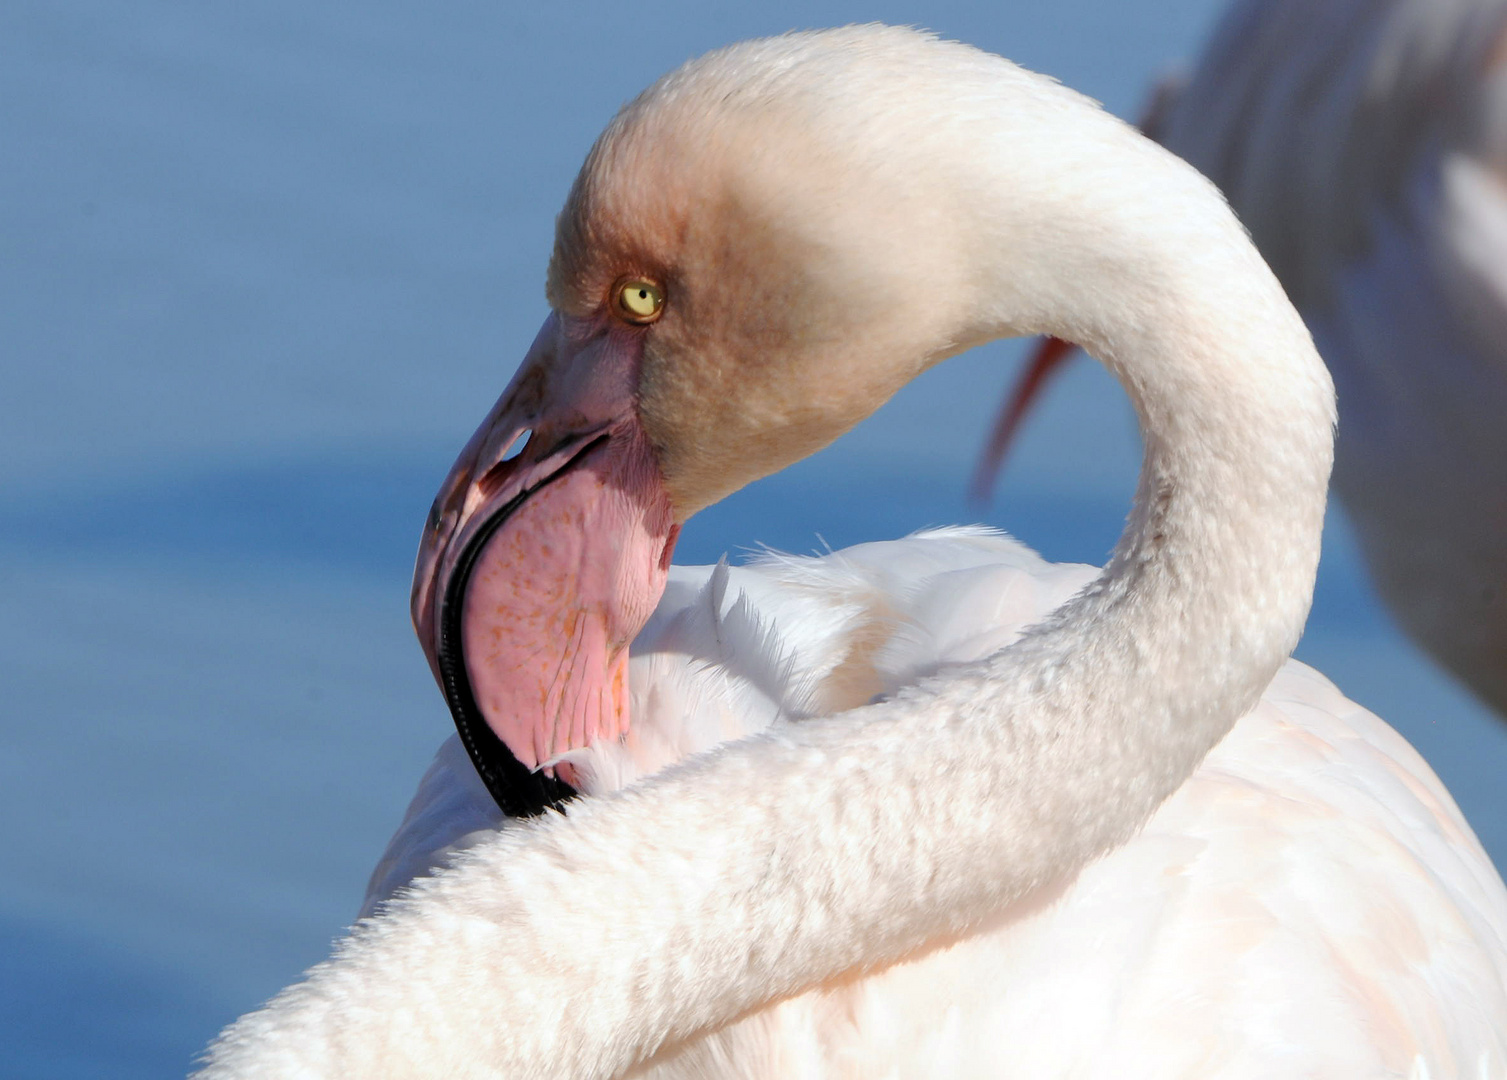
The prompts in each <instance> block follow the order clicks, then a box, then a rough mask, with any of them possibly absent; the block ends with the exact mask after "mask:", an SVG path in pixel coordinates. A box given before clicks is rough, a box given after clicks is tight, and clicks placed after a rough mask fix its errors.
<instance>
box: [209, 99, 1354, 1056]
mask: <svg viewBox="0 0 1507 1080" xmlns="http://www.w3.org/2000/svg"><path fill="white" fill-rule="evenodd" d="M1041 92H1042V93H1047V94H1056V93H1059V92H1058V91H1056V90H1052V91H1041ZM1061 93H1062V94H1066V92H1065V91H1062V92H1061ZM1054 115H1055V114H1054ZM1093 115H1094V116H1097V115H1098V114H1093ZM1049 119H1051V117H1049ZM1072 119H1073V121H1074V124H1075V125H1076V124H1077V122H1078V121H1079V120H1080V119H1082V118H1081V117H1080V116H1079V115H1076V114H1075V115H1073V117H1072ZM1084 123H1085V124H1087V125H1088V127H1090V128H1091V129H1092V131H1091V133H1090V136H1089V137H1086V138H1085V139H1084V140H1083V145H1082V146H1081V147H1078V148H1077V151H1076V152H1077V156H1078V160H1070V161H1067V162H1065V163H1063V160H1062V158H1063V155H1062V153H1061V152H1060V151H1061V149H1062V147H1061V146H1060V145H1056V146H1053V148H1052V149H1053V151H1054V152H1053V153H1051V154H1040V153H1037V154H1036V155H1034V156H1033V155H1031V154H1022V157H1023V159H1024V160H1025V161H1027V162H1030V161H1035V162H1036V163H1038V164H1039V163H1040V162H1042V161H1057V162H1058V163H1060V164H1062V166H1063V170H1064V171H1063V174H1062V177H1063V178H1066V179H1063V178H1059V179H1058V181H1056V182H1052V181H1048V180H1045V179H1040V178H1036V179H1033V178H1032V177H1030V176H1028V175H1018V173H1019V168H1020V167H1018V166H1017V167H1014V169H1015V172H1013V173H1012V174H1011V176H1010V177H1009V181H1010V183H1011V184H1012V188H1010V189H1009V190H1011V196H1010V198H1011V200H1012V203H1011V205H1012V206H1019V207H1021V209H1020V210H1019V211H1018V212H1015V213H1014V214H1013V216H1012V215H1011V214H1002V213H997V212H996V211H994V210H991V209H989V208H987V207H985V206H983V205H982V204H981V205H980V206H979V207H976V208H973V212H974V213H976V214H977V216H978V217H979V220H980V227H979V229H978V234H979V235H980V236H981V237H982V238H983V241H984V243H983V246H984V247H985V248H988V249H990V250H996V251H998V252H1001V253H1002V254H1000V255H999V256H998V262H999V265H998V266H996V267H993V268H991V271H990V273H989V274H986V275H985V280H984V281H983V284H982V287H981V288H980V291H979V295H980V296H981V297H984V298H985V299H983V300H981V301H980V302H979V303H978V304H977V305H976V308H977V310H975V311H974V312H973V313H972V316H971V322H970V324H969V326H968V327H967V328H965V330H964V331H963V332H960V333H959V335H958V337H957V340H959V341H974V340H978V339H980V338H983V337H987V336H991V335H994V334H997V333H1000V332H1006V331H1013V332H1021V331H1035V330H1046V331H1051V332H1055V333H1057V334H1059V335H1060V336H1065V337H1068V338H1070V339H1072V340H1076V341H1079V342H1081V343H1083V344H1084V345H1086V346H1087V347H1088V348H1089V349H1090V350H1091V351H1092V352H1094V353H1095V354H1096V355H1098V356H1099V357H1100V358H1101V359H1103V360H1104V361H1105V362H1106V363H1107V364H1108V365H1109V366H1110V367H1111V369H1112V370H1114V371H1115V372H1116V374H1117V375H1119V376H1120V378H1121V380H1122V381H1123V382H1124V384H1125V385H1126V387H1127V390H1128V391H1129V393H1130V395H1131V398H1132V399H1133V401H1134V402H1135V404H1136V408H1137V410H1138V411H1139V414H1140V417H1141V421H1142V425H1143V430H1144V436H1145V445H1146V453H1145V467H1144V471H1143V473H1142V477H1141V482H1140V486H1139V490H1138V493H1137V496H1136V502H1135V507H1134V509H1133V511H1132V513H1131V517H1130V523H1129V526H1128V528H1127V530H1126V533H1125V535H1124V538H1123V539H1122V540H1121V542H1120V545H1119V547H1118V548H1117V549H1116V552H1115V554H1114V557H1113V558H1112V560H1111V561H1110V563H1109V565H1108V566H1107V567H1106V569H1105V571H1104V573H1103V574H1102V575H1101V576H1100V577H1099V578H1098V579H1097V580H1096V581H1095V582H1094V583H1093V584H1092V585H1091V586H1090V587H1089V588H1088V589H1087V590H1085V592H1084V593H1083V594H1081V595H1080V596H1078V597H1077V598H1075V599H1074V600H1073V601H1071V602H1070V603H1069V604H1068V605H1066V606H1065V607H1064V608H1062V609H1061V610H1060V611H1059V612H1057V613H1056V614H1055V615H1054V616H1053V617H1052V618H1051V619H1049V620H1048V621H1047V622H1046V623H1044V624H1043V625H1041V626H1040V627H1038V628H1036V629H1035V630H1033V631H1032V632H1030V633H1028V634H1027V635H1026V636H1025V637H1024V638H1022V639H1021V640H1020V641H1019V642H1018V643H1016V644H1015V645H1013V646H1011V647H1010V648H1008V649H1006V650H1004V651H1002V652H1000V653H998V654H996V655H995V656H994V657H992V658H990V659H988V660H986V661H984V662H982V663H981V664H978V665H975V666H973V667H971V668H966V669H963V670H961V671H954V672H951V673H949V674H948V675H946V676H945V677H940V676H939V677H935V678H932V679H930V680H927V681H925V682H923V683H921V684H920V685H917V686H914V687H911V688H909V689H908V690H906V691H904V692H902V693H901V694H899V695H897V696H896V697H895V698H894V699H892V700H889V701H886V702H883V703H880V704H875V705H871V706H867V707H864V708H861V709H857V710H853V711H852V712H849V713H845V714H841V715H838V716H833V717H829V718H825V719H822V720H815V721H809V722H804V723H801V724H798V725H793V726H790V727H787V728H783V729H781V730H780V731H778V732H777V733H771V734H769V735H767V736H764V737H760V738H756V739H752V740H747V741H745V742H741V743H737V744H732V745H729V746H726V747H723V748H722V749H720V750H718V751H716V752H714V753H712V754H709V755H704V756H701V757H699V758H696V759H693V760H691V761H689V762H686V763H685V764H683V765H681V766H679V767H677V768H675V769H672V770H670V771H668V772H666V773H664V774H661V775H660V776H658V777H656V778H654V779H652V780H650V781H648V782H645V783H642V784H639V785H637V786H635V787H633V788H630V789H628V790H627V791H625V792H623V793H622V794H621V795H619V796H616V797H612V798H605V799H599V800H587V801H583V802H582V803H581V804H579V805H578V806H576V807H573V808H572V809H571V811H570V815H569V817H552V818H550V819H548V820H545V821H542V822H540V823H538V824H537V825H530V826H527V827H520V828H512V829H508V830H506V831H504V832H503V833H501V834H499V835H498V837H497V838H496V839H495V840H492V841H490V842H488V843H486V844H484V845H481V846H479V847H477V848H475V849H473V851H472V853H471V854H469V855H468V856H467V857H466V858H465V860H464V861H463V862H462V863H461V865H459V866H458V867H457V868H456V869H455V870H454V871H452V872H450V873H447V874H443V875H440V876H439V877H437V878H434V879H432V880H431V881H429V882H428V883H425V884H423V885H421V886H420V887H419V888H418V890H417V891H416V893H415V894H414V896H413V897H412V898H411V899H409V900H406V901H400V902H398V903H397V904H396V905H395V906H394V908H393V909H392V910H391V911H390V912H389V913H388V915H387V916H386V917H384V918H383V919H381V920H378V921H377V922H375V923H372V924H369V925H367V926H364V927H363V928H361V929H360V930H358V931H357V933H356V934H355V935H353V937H352V939H351V940H350V941H349V942H348V943H347V944H346V945H345V946H344V948H343V950H342V952H341V954H340V955H339V956H338V957H337V958H336V960H334V961H332V962H331V964H329V965H326V966H325V967H323V968H321V969H316V970H315V972H313V973H312V975H311V977H310V979H309V981H308V982H306V983H304V984H302V985H301V986H298V987H295V988H293V989H292V990H290V991H288V992H286V993H285V994H284V995H283V996H282V997H280V998H279V999H277V1000H276V1001H274V1003H273V1004H272V1005H271V1006H269V1008H268V1009H267V1010H265V1011H263V1012H262V1013H259V1014H255V1015H253V1016H251V1017H248V1018H247V1019H246V1020H243V1021H242V1022H241V1023H240V1024H239V1025H237V1026H236V1027H235V1028H233V1029H231V1031H230V1032H229V1033H228V1034H227V1036H226V1041H225V1042H223V1043H222V1044H220V1045H219V1046H218V1047H217V1048H216V1051H215V1056H214V1058H213V1061H214V1064H213V1065H212V1066H211V1067H210V1069H209V1070H207V1072H206V1073H205V1075H206V1076H212V1077H228V1076H251V1075H258V1076H267V1075H280V1074H278V1073H277V1070H276V1068H272V1069H270V1070H269V1068H268V1062H269V1061H275V1062H304V1063H309V1062H312V1063H314V1065H315V1067H316V1068H318V1067H324V1068H327V1069H329V1070H330V1071H331V1073H332V1074H337V1073H343V1074H350V1075H356V1074H360V1073H362V1072H363V1071H371V1072H381V1073H383V1074H384V1075H394V1076H398V1075H407V1074H408V1073H406V1072H405V1071H404V1070H405V1069H409V1070H411V1071H412V1073H413V1074H414V1075H418V1074H420V1073H422V1074H423V1075H429V1074H431V1073H435V1072H445V1073H447V1074H455V1075H471V1073H468V1072H467V1071H466V1070H467V1068H468V1063H474V1062H477V1061H486V1062H489V1063H490V1065H491V1067H492V1069H494V1070H495V1072H496V1073H497V1074H498V1075H507V1076H571V1077H607V1076H612V1075H616V1074H618V1073H620V1072H621V1071H623V1070H624V1069H626V1068H629V1067H631V1066H632V1065H633V1064H635V1063H637V1062H639V1061H642V1060H644V1059H645V1058H646V1057H648V1056H650V1055H652V1054H653V1053H654V1052H656V1051H657V1050H658V1049H659V1048H660V1047H662V1046H664V1045H666V1044H668V1043H673V1042H675V1041H677V1040H680V1039H684V1038H687V1037H690V1036H693V1035H695V1034H696V1033H698V1032H702V1031H705V1030H707V1029H709V1028H712V1027H715V1026H717V1025H721V1024H725V1023H727V1022H729V1021H730V1020H733V1019H734V1018H736V1017H738V1016H740V1015H742V1014H743V1013H745V1012H746V1011H748V1010H750V1009H753V1008H757V1007H759V1006H762V1005H764V1004H766V1003H768V1002H770V1001H772V1000H775V999H778V998H780V997H783V996H786V995H788V994H792V993H797V992H800V991H802V990H805V989H808V988H810V987H812V986H815V985H817V984H819V983H821V982H823V981H825V980H827V979H830V978H833V977H835V976H838V975H841V974H843V973H845V972H849V971H851V970H853V969H854V968H862V967H868V966H872V965H875V964H880V963H884V962H887V961H891V960H894V959H896V958H898V957H900V956H902V955H904V954H905V953H907V952H910V951H913V950H915V949H917V948H921V947H924V946H925V945H926V944H927V943H929V942H934V941H936V940H938V939H939V938H943V937H945V936H948V935H953V934H956V933H959V932H964V931H966V930H968V929H969V928H970V927H972V926H975V925H977V924H978V923H979V922H980V921H981V920H983V919H985V918H987V917H989V916H997V915H998V914H999V912H1000V911H1001V910H1002V909H1005V908H1007V907H1008V905H1010V904H1012V903H1015V902H1018V901H1020V900H1022V899H1024V898H1027V897H1029V896H1030V895H1031V894H1032V893H1033V891H1035V890H1039V889H1041V888H1043V887H1047V886H1050V885H1052V884H1054V883H1057V882H1060V881H1061V880H1063V879H1064V878H1066V877H1068V876H1070V875H1073V874H1075V873H1076V872H1077V871H1078V870H1080V869H1081V868H1082V867H1083V866H1084V865H1086V864H1087V863H1088V862H1089V861H1091V860H1092V859H1094V858H1096V857H1098V856H1099V855H1101V854H1103V853H1104V852H1106V851H1107V850H1109V849H1111V848H1113V847H1114V846H1115V845H1117V844H1119V843H1121V842H1123V840H1124V839H1125V838H1126V837H1128V836H1129V835H1131V834H1133V833H1134V832H1135V831H1136V830H1138V829H1140V828H1141V826H1142V825H1144V823H1145V821H1146V820H1147V818H1148V817H1149V816H1150V815H1151V814H1152V812H1153V811H1154V810H1155V809H1156V807H1157V806H1158V805H1159V804H1160V803H1161V802H1162V800H1163V799H1164V798H1165V797H1166V796H1167V795H1168V794H1170V793H1171V792H1172V791H1173V790H1175V789H1176V787H1177V786H1178V785H1179V784H1181V783H1182V782H1183V780H1185V779H1186V778H1187V776H1188V775H1189V774H1190V773H1191V772H1192V770H1193V769H1194V768H1195V767H1196V766H1197V764H1198V762H1199V761H1200V760H1201V759H1202V758H1203V756H1204V754H1205V753H1206V752H1207V751H1208V750H1209V749H1210V748H1211V747H1212V746H1213V745H1214V744H1215V743H1216V742H1217V741H1218V740H1219V739H1220V738H1221V737H1222V736H1223V735H1224V734H1225V732H1226V731H1228V729H1229V728H1230V726H1231V725H1232V724H1233V723H1234V722H1235V720H1236V719H1237V718H1238V717H1239V716H1240V715H1241V714H1242V713H1244V712H1245V711H1246V710H1247V709H1249V708H1250V707H1251V706H1252V705H1253V704H1254V702H1255V701H1256V699H1257V696H1258V695H1259V693H1260V691H1261V689H1262V688H1263V687H1264V686H1265V685H1266V683H1267V682H1268V681H1269V680H1270V678H1271V676H1272V675H1273V673H1274V672H1275V671H1276V669H1277V667H1278V666H1279V665H1280V664H1281V662H1282V660H1283V659H1284V658H1285V656H1286V655H1287V653H1288V651H1289V650H1290V649H1291V648H1292V646H1293V644H1294V643H1295V642H1296V640H1297V637H1298V635H1299V633H1300V631H1301V628H1302V623H1303V619H1304V617H1305V615H1306V612H1307V607H1308V602H1309V597H1310V595H1311V590H1312V582H1313V574H1314V570H1315V566H1316V563H1317V558H1318V542H1319V532H1320V526H1321V522H1322V515H1323V507H1324V491H1325V486H1326V481H1327V477H1328V470H1329V460H1330V450H1329V445H1330V433H1331V425H1332V421H1333V404H1332V394H1331V391H1330V389H1329V383H1328V378H1327V374H1326V373H1325V372H1324V370H1323V367H1322V365H1321V364H1320V363H1319V360H1318V358H1317V356H1316V354H1314V352H1313V349H1312V345H1311V344H1310V343H1309V341H1308V336H1307V333H1306V331H1305V330H1304V329H1303V326H1302V324H1301V322H1300V321H1299V320H1298V318H1297V316H1296V314H1295V313H1293V311H1292V309H1291V307H1290V306H1289V305H1288V304H1287V302H1286V300H1285V298H1284V297H1283V295H1282V292H1281V289H1280V288H1279V287H1278V286H1277V284H1276V282H1275V281H1274V280H1273V279H1272V277H1271V275H1270V274H1269V273H1268V272H1267V271H1266V269H1265V267H1264V265H1263V264H1262V263H1261V262H1260V259H1259V258H1258V257H1257V256H1256V255H1255V254H1254V252H1253V251H1252V249H1251V248H1250V245H1249V243H1248V242H1247V241H1246V239H1245V238H1244V235H1243V233H1242V232H1241V230H1240V228H1239V226H1238V224H1236V222H1235V221H1234V219H1233V217H1232V216H1231V215H1230V214H1229V212H1228V210H1227V209H1226V208H1225V207H1224V205H1223V203H1222V202H1221V201H1220V200H1219V199H1218V197H1217V196H1216V195H1215V194H1214V193H1213V191H1212V188H1210V187H1209V186H1208V185H1207V184H1206V183H1205V182H1204V181H1202V180H1201V179H1200V178H1198V177H1196V176H1195V175H1194V174H1192V173H1191V170H1187V169H1185V168H1183V167H1181V166H1179V165H1176V164H1175V163H1174V162H1173V159H1171V158H1170V156H1167V155H1165V154H1163V153H1162V152H1161V151H1158V150H1155V149H1154V148H1152V147H1150V145H1149V144H1144V143H1143V142H1141V141H1140V140H1139V139H1138V138H1137V137H1135V136H1133V135H1131V134H1130V133H1129V132H1128V131H1127V130H1125V129H1124V128H1123V126H1122V125H1118V124H1117V123H1115V122H1113V121H1110V120H1108V119H1106V118H1102V117H1100V118H1099V119H1097V120H1092V122H1089V120H1084ZM1055 126H1057V127H1060V124H1058V125H1055ZM1037 127H1038V128H1039V132H1038V134H1039V136H1040V137H1041V138H1042V139H1043V140H1050V139H1054V138H1055V139H1057V140H1058V142H1059V144H1060V142H1061V140H1062V138H1063V136H1062V133H1061V131H1058V130H1049V128H1050V127H1051V125H1048V124H1047V123H1046V122H1043V123H1041V124H1038V125H1037ZM1009 134H1010V136H1011V138H1012V139H1015V140H1016V144H1015V145H1017V146H1018V145H1019V139H1020V138H1021V137H1022V132H1021V130H1020V129H1019V128H1017V129H1015V130H1012V131H1010V132H1009ZM1029 134H1030V132H1027V133H1026V135H1029ZM1074 145H1075V146H1076V144H1074ZM1068 149H1069V150H1073V147H1068ZM1001 168H1002V169H1003V168H1005V167H1004V166H1001ZM986 172H987V168H986ZM1033 183H1034V184H1035V189H1034V190H1028V191H1027V192H1026V193H1025V196H1024V197H1023V196H1022V195H1021V194H1020V191H1019V189H1020V187H1021V186H1024V187H1026V188H1030V187H1031V185H1032V184H1033ZM1106 191H1107V194H1106ZM1085 208H1086V209H1085ZM1043 215H1051V216H1048V217H1047V218H1046V220H1050V221H1052V222H1053V227H1052V228H1051V229H1050V230H1048V231H1042V230H1039V229H1033V228H1032V226H1031V222H1032V221H1033V220H1036V219H1039V218H1041V217H1042V216H1043ZM352 1004H357V1005H363V1006H369V1007H367V1008H364V1009H363V1008H352V1007H351V1005H352Z"/></svg>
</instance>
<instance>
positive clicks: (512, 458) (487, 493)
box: [476, 428, 534, 498]
mask: <svg viewBox="0 0 1507 1080" xmlns="http://www.w3.org/2000/svg"><path fill="white" fill-rule="evenodd" d="M533 437H534V431H533V429H532V428H529V429H527V430H525V431H524V432H522V433H521V434H520V435H519V436H518V437H517V438H516V439H514V440H513V444H512V445H511V446H509V447H508V448H507V452H506V453H504V454H503V455H502V458H501V459H500V460H499V461H498V462H497V464H495V465H493V466H492V467H491V468H490V469H488V470H487V471H486V472H485V473H483V474H482V476H481V478H480V479H478V480H477V481H476V486H477V488H479V489H480V491H481V494H482V496H483V497H484V498H491V497H492V496H493V495H495V494H496V493H497V489H498V488H500V487H502V485H503V484H505V483H507V481H508V478H509V477H510V476H512V475H513V473H514V472H515V471H517V468H518V459H519V457H521V456H522V454H523V451H524V448H525V447H527V446H528V444H529V440H530V439H532V438H533Z"/></svg>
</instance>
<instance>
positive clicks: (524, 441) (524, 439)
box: [502, 428, 534, 461]
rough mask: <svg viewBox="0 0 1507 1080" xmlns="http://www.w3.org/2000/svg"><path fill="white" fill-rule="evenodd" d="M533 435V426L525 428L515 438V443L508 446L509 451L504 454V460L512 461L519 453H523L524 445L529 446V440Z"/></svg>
mask: <svg viewBox="0 0 1507 1080" xmlns="http://www.w3.org/2000/svg"><path fill="white" fill-rule="evenodd" d="M533 437H534V430H533V428H525V429H524V431H523V432H522V433H521V434H520V435H519V436H518V438H516V439H514V440H513V445H512V446H510V447H508V449H507V452H506V453H505V454H503V455H502V460H503V461H512V460H513V459H514V458H515V457H517V456H518V455H519V454H521V453H523V450H524V447H526V446H528V443H529V440H530V439H532V438H533Z"/></svg>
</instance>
